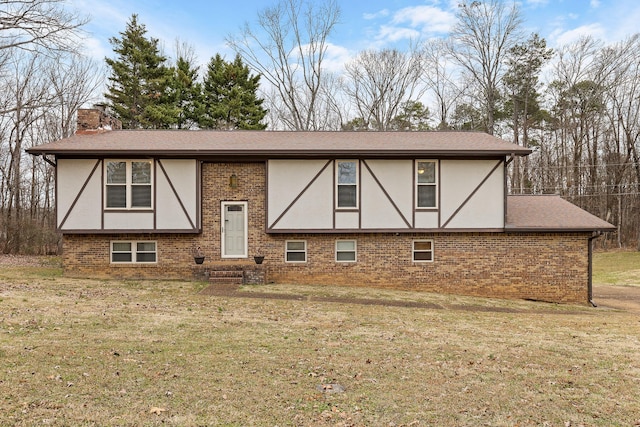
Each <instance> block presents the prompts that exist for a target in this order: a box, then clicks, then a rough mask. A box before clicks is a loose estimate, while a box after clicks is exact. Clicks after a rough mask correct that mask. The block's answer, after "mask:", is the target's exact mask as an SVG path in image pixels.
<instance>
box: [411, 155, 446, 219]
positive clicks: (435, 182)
mask: <svg viewBox="0 0 640 427" xmlns="http://www.w3.org/2000/svg"><path fill="white" fill-rule="evenodd" d="M420 163H433V167H434V182H433V183H421V182H419V178H418V175H419V173H418V171H419V169H418V165H419V164H420ZM438 169H439V168H438V161H437V160H428V159H420V160H416V161H415V170H414V174H413V176H414V179H415V188H416V209H438V192H439V190H440V188H439V187H440V185H439V182H438ZM421 186H429V187H434V188H435V189H436V191H435V196H434V197H435V200H434V205H433V206H420V204H419V197H418V194H420V191H419V190H420V187H421Z"/></svg>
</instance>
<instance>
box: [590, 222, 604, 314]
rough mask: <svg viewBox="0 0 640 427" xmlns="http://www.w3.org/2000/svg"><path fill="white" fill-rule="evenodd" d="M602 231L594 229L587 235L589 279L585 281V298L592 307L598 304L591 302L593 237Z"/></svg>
mask: <svg viewBox="0 0 640 427" xmlns="http://www.w3.org/2000/svg"><path fill="white" fill-rule="evenodd" d="M602 234H603V233H602V231H594V232H593V234H592V235H591V237H589V239H588V240H589V243H588V245H589V247H588V254H589V255H588V257H589V261H588V264H589V267H588V274H589V280H588V283H587V299H588V300H589V303H590V304H591V306H593V307H597V306H598V305H597V304H596V303H595V302H593V241H594V240H595V239H597V238H598V237H600V236H602Z"/></svg>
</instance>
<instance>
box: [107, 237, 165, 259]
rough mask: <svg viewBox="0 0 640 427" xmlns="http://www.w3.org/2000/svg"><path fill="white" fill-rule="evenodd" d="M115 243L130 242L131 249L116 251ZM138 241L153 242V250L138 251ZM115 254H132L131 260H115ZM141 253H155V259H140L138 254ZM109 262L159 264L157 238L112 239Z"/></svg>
mask: <svg viewBox="0 0 640 427" xmlns="http://www.w3.org/2000/svg"><path fill="white" fill-rule="evenodd" d="M115 243H127V244H129V250H128V251H127V250H119V251H114V250H113V245H114V244H115ZM138 243H153V250H152V251H138ZM114 254H130V255H131V261H114V260H113V255H114ZM140 254H153V255H154V259H155V260H154V261H138V255H140ZM109 263H110V264H157V263H158V242H157V241H155V240H112V241H111V242H109Z"/></svg>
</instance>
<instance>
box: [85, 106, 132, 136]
mask: <svg viewBox="0 0 640 427" xmlns="http://www.w3.org/2000/svg"><path fill="white" fill-rule="evenodd" d="M119 129H122V122H121V121H120V120H118V119H116V118H114V117H111V116H109V115H108V114H107V113H106V112H105V109H104V106H102V105H94V106H93V108H79V109H78V127H77V129H76V134H90V133H100V132H106V131H109V130H119Z"/></svg>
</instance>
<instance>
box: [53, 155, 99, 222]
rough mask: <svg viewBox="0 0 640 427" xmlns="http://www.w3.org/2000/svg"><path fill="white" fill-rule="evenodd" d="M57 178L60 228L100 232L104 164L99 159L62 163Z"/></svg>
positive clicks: (68, 160)
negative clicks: (97, 230)
mask: <svg viewBox="0 0 640 427" xmlns="http://www.w3.org/2000/svg"><path fill="white" fill-rule="evenodd" d="M96 164H97V167H96ZM92 171H93V175H92ZM56 175H57V193H56V196H57V198H56V206H57V224H58V227H59V228H61V229H62V230H87V229H88V230H92V229H99V228H100V227H101V208H102V180H101V176H102V163H101V162H99V161H98V160H96V159H59V160H58V162H57V170H56ZM74 203H75V204H74Z"/></svg>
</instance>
